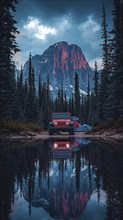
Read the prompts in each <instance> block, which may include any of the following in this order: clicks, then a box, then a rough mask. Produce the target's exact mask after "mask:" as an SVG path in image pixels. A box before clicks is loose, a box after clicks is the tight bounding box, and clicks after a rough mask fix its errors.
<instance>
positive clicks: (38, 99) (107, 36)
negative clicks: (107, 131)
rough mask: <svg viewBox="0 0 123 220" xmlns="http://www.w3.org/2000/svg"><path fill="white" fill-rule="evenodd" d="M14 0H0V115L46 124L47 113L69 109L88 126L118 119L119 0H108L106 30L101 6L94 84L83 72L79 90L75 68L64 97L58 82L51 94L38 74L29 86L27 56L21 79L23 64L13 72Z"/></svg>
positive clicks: (121, 66)
mask: <svg viewBox="0 0 123 220" xmlns="http://www.w3.org/2000/svg"><path fill="white" fill-rule="evenodd" d="M16 3H17V0H8V1H4V0H1V2H0V9H1V13H0V27H1V31H0V39H1V42H0V120H1V121H18V122H23V123H28V122H31V123H35V124H37V125H39V126H41V127H43V128H47V127H48V122H49V120H50V117H51V113H52V112H54V111H62V112H64V111H69V112H71V114H72V115H76V116H78V117H79V118H80V119H81V121H82V123H88V124H90V125H92V126H95V125H99V124H100V123H102V122H104V121H106V120H119V119H122V118H123V2H122V1H121V0H113V5H112V8H113V9H112V30H109V28H108V24H107V20H106V12H105V7H104V6H103V10H102V35H101V37H102V44H101V45H99V46H101V49H102V61H103V64H102V65H103V69H102V71H101V77H99V71H98V65H97V62H96V61H95V69H94V77H93V80H94V88H93V90H90V78H89V75H88V91H87V96H85V95H84V94H82V95H81V94H80V90H79V75H78V74H77V73H75V77H74V93H72V94H71V97H69V98H68V97H67V96H66V92H65V88H64V87H63V85H62V84H61V85H60V86H59V89H58V94H57V96H56V98H53V97H52V95H51V94H50V76H49V75H47V82H46V83H43V82H42V81H41V79H40V78H39V85H38V88H36V86H35V69H34V67H33V65H32V56H31V53H30V55H29V68H28V79H26V81H24V76H23V67H21V73H20V76H18V77H17V78H16V77H15V64H14V61H13V55H14V54H15V53H16V52H17V51H19V48H18V46H17V44H16V35H17V34H18V33H19V31H18V30H17V28H16V21H15V19H14V16H13V12H15V11H16Z"/></svg>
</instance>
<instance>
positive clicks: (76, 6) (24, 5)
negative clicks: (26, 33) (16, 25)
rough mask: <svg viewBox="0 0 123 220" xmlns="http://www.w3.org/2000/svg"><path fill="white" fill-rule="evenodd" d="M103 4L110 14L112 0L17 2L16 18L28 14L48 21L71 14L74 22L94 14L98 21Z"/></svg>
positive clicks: (21, 0) (28, 0)
mask: <svg viewBox="0 0 123 220" xmlns="http://www.w3.org/2000/svg"><path fill="white" fill-rule="evenodd" d="M103 4H104V5H105V7H106V10H107V11H108V12H110V11H111V8H112V0H19V5H18V9H19V10H18V13H17V14H18V18H21V17H26V16H27V15H29V13H30V14H33V15H34V16H41V17H42V18H44V19H46V20H47V21H48V20H49V19H51V18H53V17H57V16H60V15H65V14H67V13H69V12H71V13H72V14H73V16H74V19H75V20H76V21H77V20H80V19H82V20H84V19H85V18H86V17H87V16H88V15H90V14H94V15H95V17H96V18H99V19H100V17H101V13H102V6H103ZM108 15H109V13H108ZM107 17H110V16H107ZM49 22H50V21H49Z"/></svg>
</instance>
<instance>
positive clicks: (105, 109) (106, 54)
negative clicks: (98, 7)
mask: <svg viewBox="0 0 123 220" xmlns="http://www.w3.org/2000/svg"><path fill="white" fill-rule="evenodd" d="M107 28H108V25H107V22H106V13H105V7H104V5H103V14H102V36H101V38H102V44H101V46H102V65H103V70H102V73H101V89H102V91H101V93H102V118H103V120H104V119H107V118H108V117H109V93H110V91H109V89H110V88H109V87H110V85H109V83H111V82H110V80H109V79H110V74H111V54H110V53H111V48H110V39H109V33H108V31H107Z"/></svg>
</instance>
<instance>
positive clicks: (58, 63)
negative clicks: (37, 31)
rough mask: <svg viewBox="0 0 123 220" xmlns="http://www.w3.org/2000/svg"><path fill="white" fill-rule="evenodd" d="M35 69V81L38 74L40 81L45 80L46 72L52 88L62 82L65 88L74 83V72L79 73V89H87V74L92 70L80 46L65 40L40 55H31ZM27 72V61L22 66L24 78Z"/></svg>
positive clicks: (70, 86)
mask: <svg viewBox="0 0 123 220" xmlns="http://www.w3.org/2000/svg"><path fill="white" fill-rule="evenodd" d="M32 63H33V66H34V69H35V74H36V82H38V78H39V75H40V77H41V79H42V81H46V78H47V74H49V76H50V84H51V86H52V88H53V89H55V88H56V87H58V85H60V84H61V83H63V85H64V87H65V88H66V89H68V90H69V89H70V88H72V87H73V85H74V74H75V72H77V73H78V75H79V82H80V89H81V90H84V91H86V90H87V80H88V74H89V75H90V76H91V77H92V75H93V72H92V70H91V68H90V66H89V64H88V63H87V61H86V59H85V57H84V54H83V53H82V50H81V48H80V47H78V46H77V45H75V44H71V45H68V43H67V42H64V41H62V42H59V43H56V44H54V45H51V46H50V47H49V48H48V49H47V50H45V51H44V53H43V54H42V55H36V56H34V57H32ZM27 74H28V61H27V62H26V63H25V66H24V75H25V78H26V77H27Z"/></svg>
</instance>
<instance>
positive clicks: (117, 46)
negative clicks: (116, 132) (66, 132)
mask: <svg viewBox="0 0 123 220" xmlns="http://www.w3.org/2000/svg"><path fill="white" fill-rule="evenodd" d="M112 16H113V28H112V31H111V34H112V74H111V80H112V86H111V91H112V95H111V96H110V102H111V107H110V112H111V117H112V118H118V117H122V118H123V2H122V1H121V0H113V11H112Z"/></svg>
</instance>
